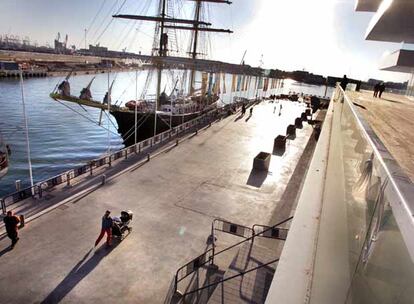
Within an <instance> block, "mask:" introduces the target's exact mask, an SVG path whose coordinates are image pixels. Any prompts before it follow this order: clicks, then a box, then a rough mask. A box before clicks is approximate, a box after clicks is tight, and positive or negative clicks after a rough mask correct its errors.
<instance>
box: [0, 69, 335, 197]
mask: <svg viewBox="0 0 414 304" xmlns="http://www.w3.org/2000/svg"><path fill="white" fill-rule="evenodd" d="M146 73H147V72H146V71H141V72H139V73H136V72H134V71H131V72H121V73H117V74H109V76H108V74H99V75H93V76H92V75H79V76H73V77H72V78H71V80H70V83H71V92H72V94H74V95H76V94H78V92H80V90H81V89H82V88H83V87H85V86H86V85H87V84H88V82H89V81H90V80H91V79H92V77H94V76H95V77H96V79H95V80H94V82H93V84H92V87H91V89H92V95H93V98H94V99H96V100H102V99H103V97H104V95H105V92H106V91H107V88H108V84H109V83H111V82H112V81H113V80H114V79H115V80H116V81H115V84H114V86H113V90H112V102H113V103H116V102H117V103H118V104H124V103H125V102H127V101H129V100H132V99H135V96H137V97H138V98H140V94H141V92H142V90H143V87H144V84H145V79H146ZM177 74H179V73H178V72H177ZM198 74H199V75H197V77H196V80H197V82H200V81H201V73H198ZM170 77H174V75H172V76H171V75H170ZM164 78H167V77H164ZM231 78H232V77H231V75H226V79H225V83H226V93H225V94H221V98H220V105H224V104H228V103H230V102H231V100H232V99H233V98H234V97H236V96H241V97H247V98H253V97H255V95H256V94H259V96H261V94H263V92H259V93H258V92H256V91H254V90H253V88H254V81H251V84H250V85H249V88H248V90H247V91H244V92H230V91H231V85H232V81H231ZM154 79H155V77H154V78H153V80H154ZM61 80H62V77H49V78H38V79H36V78H31V79H25V80H24V96H25V103H26V114H27V118H28V126H29V139H30V140H29V142H30V149H31V154H30V156H31V162H32V168H33V177H34V181H35V182H37V181H41V180H44V179H46V178H49V177H52V176H54V175H57V174H60V173H62V172H64V171H66V170H69V169H72V168H74V167H76V166H79V165H82V164H84V163H86V162H87V161H89V160H92V159H95V158H98V157H100V156H102V155H104V154H106V153H108V152H113V151H116V150H118V149H121V148H122V147H124V145H123V140H122V138H121V136H120V135H119V134H117V125H116V121H115V119H114V118H113V117H111V116H109V119H110V120H109V119H108V116H107V115H103V119H102V123H101V126H99V125H98V124H97V121H98V120H99V116H100V110H99V109H94V108H85V107H81V106H79V105H76V104H72V103H65V102H57V101H55V100H53V99H51V98H50V97H49V93H50V92H52V91H53V90H54V88H55V87H56V85H57V84H58V83H59V82H60V81H61ZM153 82H154V81H153ZM222 84H223V82H222ZM162 87H163V89H165V91H166V92H167V93H169V91H171V90H172V86H171V85H169V83H167V82H166V83H165V84H163V86H162ZM152 90H153V88H152V87H151V88H149V90H148V92H151V91H152ZM290 91H292V92H297V93H304V94H311V95H318V96H323V95H324V94H325V87H321V86H312V85H305V84H300V83H295V82H294V81H291V80H284V81H280V82H279V87H278V88H277V89H275V90H268V91H267V92H266V93H267V94H266V95H267V96H268V95H270V94H280V93H288V92H290ZM331 94H332V89H331V88H328V91H327V96H330V95H331ZM0 132H1V136H2V137H3V140H4V141H5V142H6V143H7V144H8V145H9V146H10V148H11V156H10V166H9V172H8V174H7V175H6V176H5V177H3V178H2V179H1V180H0V197H2V196H4V195H6V194H8V193H11V192H13V191H15V181H16V180H21V182H22V185H23V186H28V185H30V182H29V167H28V158H27V150H26V138H25V128H24V120H23V107H22V92H21V86H20V82H19V80H18V79H9V80H2V81H0Z"/></svg>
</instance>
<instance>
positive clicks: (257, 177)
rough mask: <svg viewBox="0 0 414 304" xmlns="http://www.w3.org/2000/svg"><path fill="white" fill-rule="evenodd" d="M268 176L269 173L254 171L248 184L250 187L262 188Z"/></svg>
mask: <svg viewBox="0 0 414 304" xmlns="http://www.w3.org/2000/svg"><path fill="white" fill-rule="evenodd" d="M267 174H268V172H267V171H262V170H256V169H252V171H251V172H250V175H249V178H248V179H247V184H248V185H249V186H253V187H256V188H260V187H261V186H262V185H263V183H264V181H265V179H266V177H267Z"/></svg>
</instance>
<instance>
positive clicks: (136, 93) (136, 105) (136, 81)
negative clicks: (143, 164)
mask: <svg viewBox="0 0 414 304" xmlns="http://www.w3.org/2000/svg"><path fill="white" fill-rule="evenodd" d="M137 107H138V69H137V70H136V71H135V144H137V138H138V134H137Z"/></svg>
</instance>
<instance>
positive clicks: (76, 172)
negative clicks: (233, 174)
mask: <svg viewBox="0 0 414 304" xmlns="http://www.w3.org/2000/svg"><path fill="white" fill-rule="evenodd" d="M225 111H226V110H225V109H224V108H223V109H216V110H212V111H210V112H207V113H205V114H203V115H202V116H199V117H197V118H194V119H192V120H190V121H188V122H186V123H184V124H182V125H179V126H176V127H174V128H172V129H171V130H167V131H165V132H162V133H160V134H157V135H156V136H153V137H151V138H148V139H145V140H143V141H141V142H139V143H137V144H134V145H132V146H129V147H126V148H124V149H122V150H119V151H117V152H114V153H112V154H110V155H107V156H104V157H102V158H99V159H95V160H92V161H90V162H89V163H88V164H86V165H83V166H80V167H78V168H75V169H71V170H69V171H66V172H64V173H62V174H59V175H57V176H54V177H52V178H49V179H47V180H44V181H41V182H38V183H36V185H34V186H33V187H28V188H25V189H22V190H20V191H16V192H14V193H11V194H9V195H6V196H4V197H3V198H1V199H0V203H1V208H2V212H3V214H5V213H6V211H7V207H9V206H11V205H13V204H16V203H18V202H20V201H22V200H25V199H27V198H29V197H34V196H38V197H39V198H41V197H42V195H43V192H44V191H49V190H51V189H53V188H54V187H56V186H59V185H62V184H65V183H66V184H67V185H70V182H71V180H72V179H75V178H77V177H80V176H82V175H86V174H88V175H92V174H93V171H94V170H95V169H98V168H100V167H102V166H106V165H108V166H109V167H111V166H112V163H113V162H114V161H116V160H118V159H120V158H125V159H127V158H128V155H133V154H138V153H142V152H144V151H146V150H148V149H149V148H150V147H152V146H155V145H159V144H161V143H163V142H166V141H168V140H170V139H171V138H172V137H174V136H178V135H179V134H181V133H182V132H184V131H186V130H188V129H190V128H193V127H195V126H198V125H204V124H208V123H210V124H211V122H212V121H213V120H215V119H217V118H219V117H222V116H224V115H223V114H225Z"/></svg>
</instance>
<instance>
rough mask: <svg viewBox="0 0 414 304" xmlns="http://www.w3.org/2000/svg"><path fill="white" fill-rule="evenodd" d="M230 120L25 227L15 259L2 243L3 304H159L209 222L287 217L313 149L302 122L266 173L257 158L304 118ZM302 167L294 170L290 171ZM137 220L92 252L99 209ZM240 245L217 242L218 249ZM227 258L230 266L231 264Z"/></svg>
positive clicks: (262, 113) (198, 249) (295, 112)
mask: <svg viewBox="0 0 414 304" xmlns="http://www.w3.org/2000/svg"><path fill="white" fill-rule="evenodd" d="M273 110H274V104H268V103H267V102H263V103H262V104H260V105H258V106H255V107H254V110H253V116H252V117H250V118H249V117H248V115H245V116H244V117H241V116H239V114H236V115H232V116H230V117H228V118H226V119H224V120H222V121H220V122H218V123H216V124H213V125H212V126H211V127H210V128H208V129H206V130H205V131H201V132H199V133H198V135H195V136H193V137H192V138H190V139H188V140H186V141H184V142H182V143H180V144H179V145H178V146H176V147H173V148H171V149H168V150H167V151H165V152H163V153H161V154H160V155H159V156H157V157H156V158H153V159H151V161H150V162H148V163H146V164H145V165H143V166H140V167H139V168H136V169H133V170H130V171H127V172H125V173H124V174H122V175H121V176H119V177H117V178H115V179H112V180H110V181H109V182H108V183H107V184H106V185H104V186H103V187H100V188H99V189H98V190H97V191H94V192H93V193H91V194H89V195H87V196H85V197H83V198H82V199H80V200H77V201H75V202H74V203H67V204H64V205H61V206H59V207H58V208H56V209H54V210H53V211H51V212H49V213H47V214H45V215H43V216H41V217H39V218H38V219H36V220H34V221H32V222H30V223H28V225H27V226H26V227H25V228H24V229H23V230H22V231H21V240H20V241H19V243H18V244H17V246H16V248H15V249H14V250H13V251H8V250H7V249H6V248H7V246H8V245H9V240H8V239H7V238H3V239H2V240H1V241H0V263H1V265H2V267H1V269H2V271H1V273H0V282H1V283H0V302H1V303H42V302H43V303H56V302H59V301H61V302H63V303H74V302H76V303H98V302H99V303H115V302H118V301H122V302H123V303H162V301H163V299H164V298H165V295H166V293H167V290H168V287H169V286H170V283H171V280H172V279H173V275H174V274H175V271H176V270H177V269H178V268H179V267H180V266H182V265H184V264H185V263H187V262H188V261H190V260H191V259H193V258H194V257H196V256H198V255H199V254H201V253H203V251H204V250H205V249H206V240H207V238H208V236H209V234H210V229H211V222H212V220H213V219H214V218H217V217H220V218H223V219H226V220H228V221H231V222H234V223H238V224H242V225H245V226H252V225H253V224H264V225H268V224H275V223H276V222H277V221H279V220H282V219H285V218H287V217H288V216H289V215H291V213H292V210H291V209H292V206H294V203H295V198H296V194H297V193H298V191H300V185H301V181H302V177H303V176H304V174H305V173H306V168H307V162H306V161H305V162H303V157H302V154H303V153H302V152H303V151H304V150H306V153H305V156H306V159H307V160H308V159H309V158H310V157H311V155H312V149H307V143H308V139H309V137H310V135H311V133H312V127H311V126H310V125H308V124H307V123H304V127H303V128H302V129H298V130H297V136H296V138H295V139H294V140H289V141H288V145H287V149H286V152H285V154H284V155H283V156H277V155H273V156H272V160H271V163H270V170H269V172H268V173H267V174H263V173H258V172H255V171H252V163H253V158H254V157H255V156H256V155H257V154H258V153H259V152H261V151H264V152H270V153H271V151H272V147H273V139H274V137H276V136H277V135H279V134H283V135H284V134H285V132H286V127H287V125H288V124H292V123H293V122H294V119H295V118H296V117H298V116H300V113H302V112H303V111H304V107H303V105H299V104H297V103H291V102H283V111H282V115H281V116H278V111H276V113H273ZM308 146H309V145H308ZM298 162H299V164H300V166H299V167H297V166H296V164H297V163H298ZM107 209H109V210H111V211H112V215H113V216H117V215H119V213H120V211H121V210H125V209H130V210H132V211H133V212H134V220H133V231H132V233H131V234H130V235H129V236H128V237H127V238H126V239H125V240H123V241H122V242H121V243H114V245H113V247H112V248H109V249H107V248H106V247H105V246H104V245H102V246H101V247H98V249H97V250H96V252H94V251H93V250H92V246H93V244H94V241H95V239H96V237H97V236H98V234H99V230H100V221H101V216H102V215H103V213H104V212H105V210H107ZM237 241H239V239H234V238H232V237H231V236H226V237H225V236H224V235H223V234H221V235H218V245H219V246H221V247H224V246H226V245H230V244H232V243H235V242H237ZM231 258H232V257H229V259H231Z"/></svg>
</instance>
